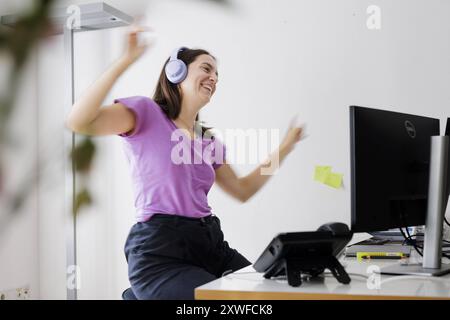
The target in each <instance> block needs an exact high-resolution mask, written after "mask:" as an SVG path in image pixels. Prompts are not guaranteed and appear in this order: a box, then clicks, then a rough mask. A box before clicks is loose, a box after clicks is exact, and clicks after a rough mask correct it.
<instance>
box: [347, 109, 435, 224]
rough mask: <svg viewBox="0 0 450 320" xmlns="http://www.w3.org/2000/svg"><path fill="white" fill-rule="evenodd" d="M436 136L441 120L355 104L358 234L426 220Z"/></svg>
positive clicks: (353, 156)
mask: <svg viewBox="0 0 450 320" xmlns="http://www.w3.org/2000/svg"><path fill="white" fill-rule="evenodd" d="M435 135H436V136H437V135H439V119H433V118H428V117H422V116H416V115H410V114H403V113H398V112H392V111H384V110H377V109H371V108H365V107H358V106H351V107H350V149H351V225H352V226H351V229H352V231H353V232H371V231H382V230H388V229H392V228H399V227H406V226H417V225H424V224H425V217H426V211H427V196H428V177H429V172H428V170H429V157H430V148H431V139H430V137H431V136H435Z"/></svg>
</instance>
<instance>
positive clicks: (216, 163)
mask: <svg viewBox="0 0 450 320" xmlns="http://www.w3.org/2000/svg"><path fill="white" fill-rule="evenodd" d="M212 143H214V152H213V154H214V157H213V162H212V166H213V168H214V170H217V169H219V168H220V167H221V166H222V165H223V164H224V163H225V155H226V148H225V145H224V144H223V143H222V142H221V141H220V140H219V139H217V138H213V142H212Z"/></svg>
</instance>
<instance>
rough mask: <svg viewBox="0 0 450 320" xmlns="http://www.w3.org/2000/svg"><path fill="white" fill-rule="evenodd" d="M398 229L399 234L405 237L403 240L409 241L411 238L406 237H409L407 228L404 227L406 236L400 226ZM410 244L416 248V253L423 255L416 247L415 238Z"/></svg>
mask: <svg viewBox="0 0 450 320" xmlns="http://www.w3.org/2000/svg"><path fill="white" fill-rule="evenodd" d="M399 230H400V232H401V234H402V235H403V237H404V238H405V241H411V240H408V238H409V239H411V235H410V234H409V230H408V228H406V233H407V234H408V236H406V235H405V232H403V229H402V228H399ZM411 244H412V246H413V247H414V249H416V251H417V253H418V254H419V255H420V256H421V257H423V253H422V252H421V251H420V250H419V248H418V247H417V245H416V241H415V240H414V241H411Z"/></svg>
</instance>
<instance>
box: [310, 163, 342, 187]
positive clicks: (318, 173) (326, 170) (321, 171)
mask: <svg viewBox="0 0 450 320" xmlns="http://www.w3.org/2000/svg"><path fill="white" fill-rule="evenodd" d="M331 170H332V168H331V166H316V169H315V171H314V180H315V181H318V182H321V183H323V184H326V185H327V186H330V187H332V188H336V189H339V188H340V187H341V186H342V177H343V176H344V175H343V174H341V173H336V172H332V171H331Z"/></svg>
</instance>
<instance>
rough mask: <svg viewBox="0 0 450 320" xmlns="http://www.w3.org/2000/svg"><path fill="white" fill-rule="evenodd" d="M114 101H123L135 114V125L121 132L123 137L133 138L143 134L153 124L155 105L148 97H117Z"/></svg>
mask: <svg viewBox="0 0 450 320" xmlns="http://www.w3.org/2000/svg"><path fill="white" fill-rule="evenodd" d="M114 103H121V104H123V105H124V106H125V107H127V108H128V109H130V110H131V111H132V112H133V114H134V116H135V120H136V123H135V127H134V129H133V130H132V131H130V132H125V133H120V134H118V135H119V136H121V137H123V138H133V137H137V136H140V135H142V134H143V133H144V132H145V131H146V130H147V129H148V126H149V125H151V121H152V118H153V117H152V114H151V113H152V112H154V110H152V109H154V108H155V106H153V105H152V104H154V103H153V101H152V100H151V99H150V98H148V97H142V96H135V97H127V98H119V99H115V100H114Z"/></svg>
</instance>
